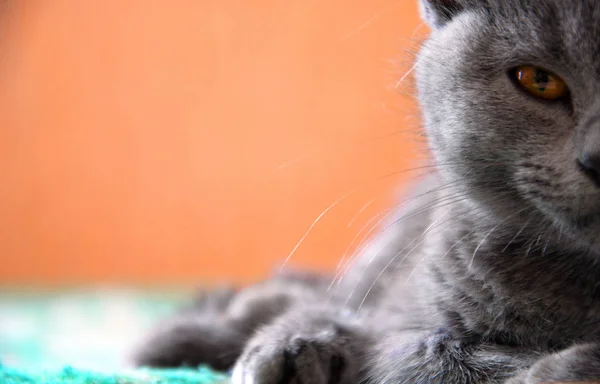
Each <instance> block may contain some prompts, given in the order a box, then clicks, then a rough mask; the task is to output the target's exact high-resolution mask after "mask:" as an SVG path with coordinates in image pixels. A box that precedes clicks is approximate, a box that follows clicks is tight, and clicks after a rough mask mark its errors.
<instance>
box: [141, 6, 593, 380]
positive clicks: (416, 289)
mask: <svg viewBox="0 0 600 384" xmlns="http://www.w3.org/2000/svg"><path fill="white" fill-rule="evenodd" d="M421 9H422V13H423V15H424V18H425V20H426V21H427V22H428V23H429V24H430V25H431V26H432V29H433V32H432V34H431V36H430V38H429V39H428V40H427V41H426V43H425V44H424V46H423V47H422V49H421V51H420V53H419V55H418V57H417V62H416V80H417V90H418V98H419V101H420V105H421V108H422V116H423V122H424V126H425V129H426V132H427V135H428V138H429V144H430V147H431V149H432V153H433V157H434V159H435V169H436V172H435V174H433V175H431V176H429V177H428V178H427V180H425V181H423V182H422V183H420V184H419V185H418V186H417V187H416V191H415V193H414V196H413V197H412V198H411V199H410V200H409V201H408V202H406V203H404V204H402V207H399V209H398V214H397V215H396V216H394V217H393V220H391V222H389V223H388V224H387V225H386V226H385V230H383V231H382V233H380V234H379V236H378V237H377V239H376V241H374V242H372V243H371V244H370V245H369V246H368V247H366V248H365V249H364V250H363V251H362V252H361V254H360V256H359V257H358V258H356V259H355V261H353V263H352V266H351V268H349V270H348V271H347V272H346V273H344V275H343V276H342V277H341V278H338V279H335V281H334V283H333V284H331V281H332V279H331V278H327V277H318V276H310V275H301V274H296V275H294V274H288V275H281V276H276V277H274V278H273V279H272V280H269V281H266V282H264V283H262V284H258V285H256V286H252V287H249V288H247V289H243V290H241V291H232V290H226V289H224V290H221V291H217V292H213V293H211V294H208V295H207V296H205V297H203V298H201V299H199V300H198V301H197V302H196V303H195V305H194V306H192V307H191V308H188V309H186V310H184V311H182V312H181V313H179V314H177V315H176V316H174V317H173V318H172V319H168V320H167V321H165V322H164V323H162V324H160V325H159V327H158V328H157V329H156V330H155V332H154V333H152V334H151V335H150V336H149V337H148V339H147V340H146V342H145V343H144V344H143V345H142V347H141V348H140V349H139V350H137V352H136V353H135V356H134V361H135V362H136V363H137V364H138V365H151V366H178V365H195V364H199V363H204V364H210V365H212V366H213V367H215V368H217V369H230V368H231V369H233V382H234V383H235V384H242V383H243V384H287V383H298V384H300V383H301V384H326V383H327V384H353V383H360V382H365V383H377V384H379V383H381V384H384V383H386V384H387V383H390V384H392V383H394V384H397V383H423V384H434V383H464V384H481V383H506V384H522V383H527V384H531V383H541V382H558V381H569V380H571V381H573V380H600V1H596V0H421Z"/></svg>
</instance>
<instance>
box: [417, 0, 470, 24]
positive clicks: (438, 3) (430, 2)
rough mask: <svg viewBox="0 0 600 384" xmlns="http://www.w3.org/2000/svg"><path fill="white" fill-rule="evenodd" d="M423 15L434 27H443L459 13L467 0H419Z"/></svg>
mask: <svg viewBox="0 0 600 384" xmlns="http://www.w3.org/2000/svg"><path fill="white" fill-rule="evenodd" d="M419 3H420V5H421V16H422V17H423V19H424V20H425V21H426V22H427V23H428V24H429V25H430V26H431V27H433V28H440V27H443V26H444V25H445V24H446V23H447V22H449V21H450V20H452V18H453V17H454V16H456V15H457V14H459V13H460V12H461V11H462V10H463V8H464V3H465V0H419Z"/></svg>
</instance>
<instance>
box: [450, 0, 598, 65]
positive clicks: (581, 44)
mask: <svg viewBox="0 0 600 384" xmlns="http://www.w3.org/2000/svg"><path fill="white" fill-rule="evenodd" d="M458 1H461V0H458ZM466 1H468V4H469V5H468V6H467V9H469V8H470V9H471V10H473V11H476V14H477V15H479V17H485V18H486V19H487V20H485V22H484V23H483V25H487V26H488V27H487V29H488V31H490V32H492V33H493V34H494V35H496V36H501V37H503V38H506V40H507V41H510V43H509V45H501V46H504V48H505V49H510V50H514V51H520V52H532V53H534V56H538V57H542V58H544V59H545V60H544V61H556V63H557V64H558V65H562V66H565V65H569V66H570V68H569V69H572V70H573V71H577V72H579V73H584V72H585V73H590V71H594V72H595V73H596V74H597V75H598V76H600V0H568V1H565V0H479V1H475V0H473V1H471V0H466Z"/></svg>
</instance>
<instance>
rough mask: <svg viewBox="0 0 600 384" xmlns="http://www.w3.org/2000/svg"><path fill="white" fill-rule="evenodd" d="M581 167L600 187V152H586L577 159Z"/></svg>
mask: <svg viewBox="0 0 600 384" xmlns="http://www.w3.org/2000/svg"><path fill="white" fill-rule="evenodd" d="M577 164H578V165H579V168H580V169H581V170H582V171H583V173H585V174H586V175H587V176H588V177H589V178H590V179H591V180H592V181H593V182H594V183H595V184H596V186H598V187H600V153H593V154H584V155H583V156H582V157H581V158H580V159H578V160H577Z"/></svg>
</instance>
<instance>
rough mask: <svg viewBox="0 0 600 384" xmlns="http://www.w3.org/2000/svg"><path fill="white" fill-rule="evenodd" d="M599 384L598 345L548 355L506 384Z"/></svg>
mask: <svg viewBox="0 0 600 384" xmlns="http://www.w3.org/2000/svg"><path fill="white" fill-rule="evenodd" d="M542 383H543V384H559V383H560V384H562V383H569V384H584V383H585V384H600V345H598V344H584V345H578V346H575V347H571V348H568V349H566V350H564V351H560V352H557V353H553V354H551V355H548V356H546V357H544V358H542V359H540V360H539V361H538V362H536V363H535V364H534V365H533V366H532V367H531V368H529V369H528V370H526V371H525V372H523V373H521V374H520V375H517V376H516V377H515V378H513V379H511V380H509V381H508V382H507V383H506V384H542Z"/></svg>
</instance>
